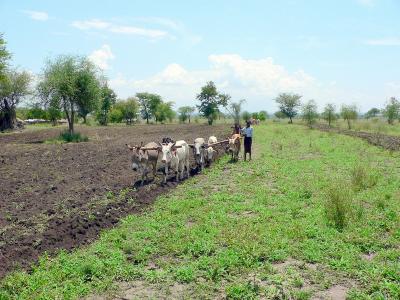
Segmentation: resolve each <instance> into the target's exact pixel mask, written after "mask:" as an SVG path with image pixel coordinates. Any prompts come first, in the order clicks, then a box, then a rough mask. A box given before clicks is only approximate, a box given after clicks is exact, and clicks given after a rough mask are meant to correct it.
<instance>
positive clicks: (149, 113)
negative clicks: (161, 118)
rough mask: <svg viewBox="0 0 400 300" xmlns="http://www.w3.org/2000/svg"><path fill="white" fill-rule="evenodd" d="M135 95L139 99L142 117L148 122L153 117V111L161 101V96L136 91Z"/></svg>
mask: <svg viewBox="0 0 400 300" xmlns="http://www.w3.org/2000/svg"><path fill="white" fill-rule="evenodd" d="M136 97H137V98H138V99H139V103H140V113H141V115H142V118H143V119H145V120H146V123H147V124H149V120H150V119H151V118H153V117H155V112H156V111H157V107H158V105H159V104H161V103H162V98H161V96H160V95H157V94H151V93H137V94H136ZM157 121H158V120H157V119H156V122H157Z"/></svg>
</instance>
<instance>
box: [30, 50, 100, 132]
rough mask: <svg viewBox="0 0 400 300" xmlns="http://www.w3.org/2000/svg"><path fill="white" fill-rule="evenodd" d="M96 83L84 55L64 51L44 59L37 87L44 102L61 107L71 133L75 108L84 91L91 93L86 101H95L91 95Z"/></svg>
mask: <svg viewBox="0 0 400 300" xmlns="http://www.w3.org/2000/svg"><path fill="white" fill-rule="evenodd" d="M88 77H90V78H88ZM96 81H97V82H96ZM85 83H89V84H88V85H87V86H86V85H85ZM99 85H100V82H99V76H98V73H97V70H96V69H95V68H94V67H93V65H92V64H91V63H90V62H89V61H88V59H87V58H85V57H80V56H70V55H66V56H58V57H57V58H56V59H54V60H48V61H47V62H46V64H45V67H44V70H43V76H42V79H41V81H40V82H39V84H38V87H37V90H38V94H39V96H40V98H41V100H42V103H43V104H44V105H46V106H50V107H53V108H60V109H62V110H63V111H64V113H65V116H66V117H67V121H68V131H69V132H70V133H71V134H72V133H73V132H74V121H75V115H76V112H77V110H78V108H79V107H80V105H82V103H85V101H86V100H82V97H83V95H90V97H89V100H88V101H93V102H96V101H98V99H97V98H96V97H94V95H98V94H97V93H98V86H99ZM93 105H94V104H93ZM88 106H89V105H88Z"/></svg>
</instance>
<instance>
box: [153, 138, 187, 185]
mask: <svg viewBox="0 0 400 300" xmlns="http://www.w3.org/2000/svg"><path fill="white" fill-rule="evenodd" d="M160 146H161V152H162V159H161V161H162V162H163V163H164V164H165V174H164V183H167V176H168V169H169V168H170V169H172V170H174V172H175V174H176V181H179V179H181V180H182V179H183V177H184V171H185V168H186V171H187V176H188V177H189V175H190V174H189V167H190V165H189V146H188V144H187V143H186V142H185V141H177V142H175V143H168V144H161V145H160Z"/></svg>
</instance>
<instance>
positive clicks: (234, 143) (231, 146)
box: [228, 134, 240, 161]
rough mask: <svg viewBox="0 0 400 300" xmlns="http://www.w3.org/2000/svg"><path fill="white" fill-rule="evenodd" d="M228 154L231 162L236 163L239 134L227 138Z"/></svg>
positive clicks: (238, 149)
mask: <svg viewBox="0 0 400 300" xmlns="http://www.w3.org/2000/svg"><path fill="white" fill-rule="evenodd" d="M228 141H229V143H228V153H230V154H231V156H232V157H231V159H232V160H233V161H238V159H239V152H240V134H234V135H232V136H231V137H229V138H228Z"/></svg>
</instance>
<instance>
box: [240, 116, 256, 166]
mask: <svg viewBox="0 0 400 300" xmlns="http://www.w3.org/2000/svg"><path fill="white" fill-rule="evenodd" d="M242 134H243V136H244V161H246V154H247V153H248V154H249V160H251V144H252V142H253V127H251V122H250V121H247V122H246V127H243V128H242Z"/></svg>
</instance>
